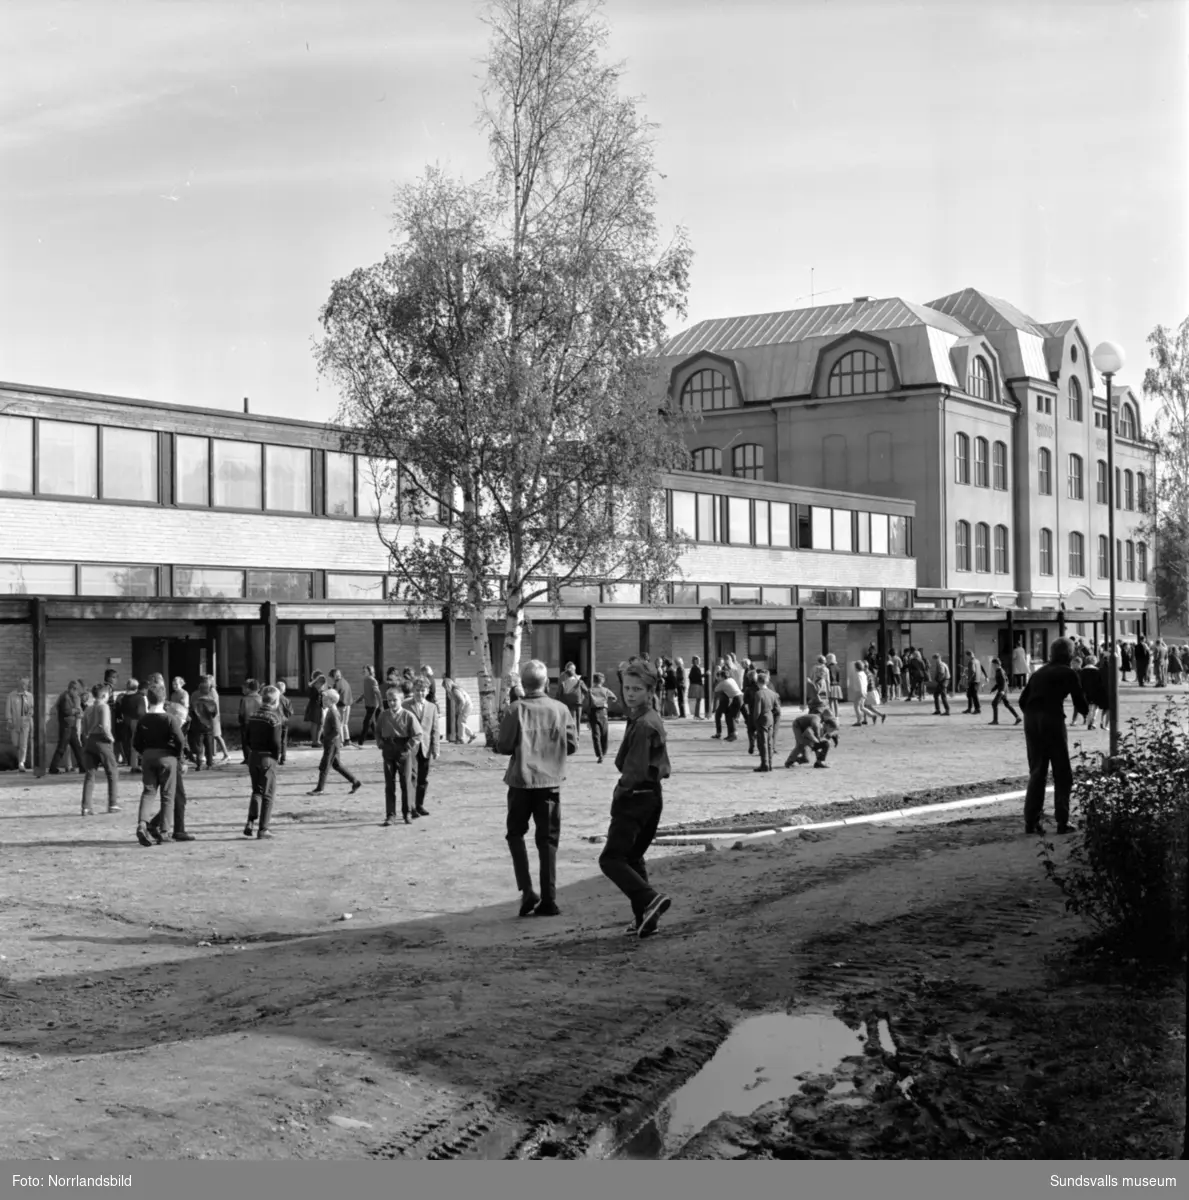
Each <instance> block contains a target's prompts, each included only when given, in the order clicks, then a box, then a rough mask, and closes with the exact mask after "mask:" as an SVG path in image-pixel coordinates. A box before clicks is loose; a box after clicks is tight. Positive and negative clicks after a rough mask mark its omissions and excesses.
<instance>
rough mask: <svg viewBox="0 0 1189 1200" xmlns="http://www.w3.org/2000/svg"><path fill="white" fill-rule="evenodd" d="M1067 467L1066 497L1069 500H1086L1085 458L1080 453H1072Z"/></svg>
mask: <svg viewBox="0 0 1189 1200" xmlns="http://www.w3.org/2000/svg"><path fill="white" fill-rule="evenodd" d="M1065 469H1066V480H1065V483H1066V488H1065V490H1066V492H1067V497H1066V498H1067V499H1069V500H1084V499H1085V496H1086V487H1085V460H1084V459H1083V458H1082V456H1081V455H1080V454H1070V455H1069V456H1068V459H1067V462H1066V467H1065Z"/></svg>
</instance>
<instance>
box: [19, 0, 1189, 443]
mask: <svg viewBox="0 0 1189 1200" xmlns="http://www.w3.org/2000/svg"><path fill="white" fill-rule="evenodd" d="M480 11H481V8H480V5H479V4H478V3H474V2H472V0H435V2H434V3H432V4H425V3H423V2H421V0H349V2H340V3H335V2H333V0H300V2H295V0H252V2H251V3H242V2H240V0H235V2H227V0H124V2H118V0H87V2H86V3H82V2H81V0H5V3H4V4H3V5H2V6H0V31H2V32H3V34H4V35H5V36H4V39H3V40H4V43H5V44H6V45H8V46H9V47H10V53H9V55H8V56H7V59H6V62H5V69H4V72H3V73H2V75H0V180H3V186H2V187H0V380H4V381H6V382H16V383H24V384H33V385H38V386H46V387H57V388H65V389H73V390H78V391H85V392H97V393H106V394H112V395H121V396H132V397H139V398H144V399H151V400H158V401H163V402H166V403H175V404H191V405H200V406H204V407H213V408H222V407H225V408H229V409H236V410H239V409H241V408H242V402H243V397H245V396H247V397H250V399H251V405H252V411H254V412H262V413H270V414H274V415H280V416H290V417H300V418H304V419H308V420H328V419H331V418H332V417H333V415H334V412H335V409H336V407H337V403H338V398H337V396H336V394H335V392H334V389H333V387H332V385H331V384H330V383H329V381H327V380H320V379H319V377H318V374H317V371H316V369H315V365H314V356H313V349H312V347H313V341H314V338H315V337H316V336H317V333H318V320H317V318H318V311H319V308H320V307H321V305H322V304H323V302H324V301H325V299H326V297H327V295H328V294H329V290H330V285H331V283H332V282H333V280H335V279H337V278H339V277H341V276H343V275H346V274H348V273H349V272H350V271H352V270H353V269H355V268H356V267H360V266H367V265H370V264H371V263H373V262H376V261H378V260H379V259H381V258H382V257H383V255H384V253H385V250H386V249H387V247H388V245H389V244H390V241H391V232H392V223H393V222H392V211H393V195H394V193H395V190H396V188H397V187H398V186H399V185H400V184H403V183H407V182H411V181H412V180H414V179H415V178H416V177H417V176H419V175H420V174H421V172H422V171H423V170H424V168H425V167H426V166H427V165H430V164H438V165H441V166H443V167H445V168H447V169H448V170H450V171H453V172H455V173H457V174H461V175H464V176H466V177H469V178H471V179H476V178H478V177H479V176H481V175H482V174H483V173H484V172H485V171H486V170H487V166H488V161H487V157H486V145H485V142H484V140H483V137H482V135H481V134H480V132H479V131H478V129H477V127H476V121H475V116H476V105H477V102H478V93H479V87H480V83H481V79H482V71H483V69H482V62H481V60H482V57H483V54H484V50H485V46H486V37H487V35H486V30H485V28H484V26H483V25H482V24H481V22H480V20H479V15H480ZM604 11H605V15H606V18H607V20H608V22H609V24H610V27H611V39H610V47H609V52H610V55H611V56H612V57H613V58H615V59H622V60H624V61H625V74H624V80H623V87H624V90H625V92H627V93H628V94H631V95H635V96H640V97H641V98H642V101H641V104H642V109H643V111H644V113H645V114H646V115H647V116H648V117H649V118H650V119H651V120H653V121H655V122H657V123H658V125H659V129H658V131H657V144H656V160H657V167H658V169H659V170H660V171H661V172H662V173H663V175H664V178H663V179H662V180H661V181H660V183H659V185H658V190H657V196H658V218H659V221H660V224H661V227H662V229H671V228H673V227H674V226H676V225H683V226H685V227H686V228H687V229H688V231H689V234H690V237H691V240H692V244H693V247H694V251H695V261H694V267H693V273H692V279H691V286H690V292H689V301H688V312H687V316H686V318H685V319H684V320H680V321H675V322H674V324H673V331H674V332H675V331H676V330H677V329H680V328H684V327H687V326H688V325H690V324H693V323H694V322H695V321H698V320H703V319H706V318H710V317H720V316H731V315H742V314H747V313H763V312H770V311H777V310H781V309H788V308H797V307H805V306H808V305H809V304H810V302H811V287H812V289H813V301H814V302H815V303H819V304H829V303H839V302H845V301H849V300H850V299H851V298H852V297H854V296H859V295H871V296H877V297H885V296H902V297H904V298H905V299H908V300H914V301H918V302H922V303H924V302H927V301H929V300H931V299H934V298H936V297H939V296H943V295H945V294H947V293H949V292H953V291H956V290H959V289H961V288H963V287H976V288H979V289H981V290H983V291H985V292H988V293H989V294H991V295H993V296H998V297H1001V298H1003V299H1006V300H1009V301H1010V302H1011V303H1013V304H1015V305H1016V306H1017V307H1019V308H1021V309H1022V310H1023V311H1024V312H1026V313H1028V314H1030V315H1031V316H1033V317H1034V318H1035V319H1037V320H1039V321H1042V322H1048V321H1057V320H1063V319H1067V318H1075V317H1076V318H1077V319H1079V320H1080V321H1081V323H1082V327H1083V330H1084V331H1085V333H1086V336H1087V338H1088V339H1089V341H1090V344H1091V346H1094V345H1096V344H1097V343H1098V342H1099V341H1102V340H1104V339H1108V338H1109V339H1110V340H1112V341H1116V342H1118V343H1120V344H1121V345H1122V346H1123V347H1124V349H1125V351H1126V353H1127V365H1126V367H1125V368H1124V371H1123V372H1122V374H1121V375H1120V376H1119V378H1118V382H1120V383H1129V384H1131V385H1132V386H1133V387H1135V388H1136V390H1137V391H1138V389H1139V386H1140V384H1141V382H1142V377H1143V368H1144V366H1146V365H1147V362H1148V351H1147V346H1146V344H1145V343H1146V338H1147V335H1148V333H1149V332H1150V331H1151V330H1152V328H1153V327H1154V326H1155V325H1157V324H1164V325H1170V326H1175V325H1177V324H1179V323H1180V322H1181V321H1182V320H1183V319H1184V318H1185V317H1186V316H1189V72H1187V69H1186V63H1187V53H1189V33H1187V31H1189V6H1187V5H1186V3H1184V2H1182V0H1152V2H1150V3H1138V4H1137V3H1129V2H1127V0H1058V2H1049V3H1045V2H1044V0H1026V2H1025V0H937V2H935V3H912V2H910V0H878V2H871V3H864V2H862V0H772V2H770V3H756V2H753V0H716V2H706V3H701V4H699V3H696V2H695V0H636V2H635V3H629V2H628V0H609V2H608V3H607V4H606V7H605V10H604ZM16 47H20V51H19V53H13V50H14V48H16Z"/></svg>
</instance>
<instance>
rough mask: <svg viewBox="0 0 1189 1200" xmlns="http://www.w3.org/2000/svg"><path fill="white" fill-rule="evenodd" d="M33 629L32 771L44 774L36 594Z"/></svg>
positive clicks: (42, 621)
mask: <svg viewBox="0 0 1189 1200" xmlns="http://www.w3.org/2000/svg"><path fill="white" fill-rule="evenodd" d="M29 608H30V614H29V615H30V617H31V620H32V631H33V773H34V774H35V775H44V774H45V772H46V768H47V767H48V766H49V763H48V762H47V761H46V744H45V717H46V713H47V712H48V711H49V710H48V707H47V705H46V678H45V636H46V618H45V600H44V599H43V598H42V597H41V596H38V597H37V598H36V599H34V600H31V601H30V602H29Z"/></svg>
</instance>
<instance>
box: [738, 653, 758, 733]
mask: <svg viewBox="0 0 1189 1200" xmlns="http://www.w3.org/2000/svg"><path fill="white" fill-rule="evenodd" d="M743 667H744V670H743V684H742V689H743V724H744V726H745V728H746V729H747V753H748V754H754V753H755V752H756V728H755V723H754V722H753V721H752V719H751V706H752V700H753V698H754V697H755V694H756V691H757V690H758V689H759V686H760V685H759V674H758V672H757V671H756V669H755V667H753V666H752V665H751V663H750V661H748V660H747V659H744V661H743Z"/></svg>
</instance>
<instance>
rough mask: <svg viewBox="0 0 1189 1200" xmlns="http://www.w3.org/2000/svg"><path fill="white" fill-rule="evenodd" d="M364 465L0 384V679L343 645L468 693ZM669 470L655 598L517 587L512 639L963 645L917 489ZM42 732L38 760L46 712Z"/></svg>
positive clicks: (301, 425) (453, 639)
mask: <svg viewBox="0 0 1189 1200" xmlns="http://www.w3.org/2000/svg"><path fill="white" fill-rule="evenodd" d="M370 479H371V464H369V463H368V462H367V461H366V460H364V459H362V458H360V457H358V456H355V455H352V454H347V453H344V452H343V450H342V439H341V431H339V430H336V429H334V428H331V427H329V426H326V425H319V424H313V423H309V422H303V421H295V420H286V419H282V418H276V417H265V416H259V415H253V414H251V413H247V412H245V413H236V412H229V411H226V410H216V409H204V408H191V407H182V406H171V405H163V404H157V403H153V402H150V401H144V400H130V399H125V398H120V397H113V396H99V395H90V394H85V393H78V392H67V391H61V390H56V389H48V388H36V387H26V386H21V385H14V384H0V676H2V679H0V692H7V690H8V689H10V688H11V687H12V686H13V685H14V682H15V680H16V679H17V678H19V677H20V676H23V675H28V676H30V677H31V678H32V679H33V680H34V681H35V686H34V692H35V697H36V699H37V703H38V707H39V709H40V711H42V712H44V713H46V714H47V717H48V714H49V712H50V709H51V706H52V701H53V698H54V697H55V696H56V695H57V693H58V692H59V691H60V690H61V689H62V688H64V687H65V686H66V683H67V682H68V680H70V679H72V678H82V679H84V680H86V681H87V682H93V681H96V680H99V679H101V678H102V676H103V673H104V671H105V670H106V669H108V668H109V667H114V668H115V669H116V670H117V672H118V673H119V674H120V676H121V678H126V677H128V676H136V677H138V678H141V679H143V678H144V677H145V676H146V675H147V674H148V673H150V672H153V671H161V672H162V673H163V674H164V675H166V676H167V677H170V676H174V675H180V676H182V677H183V678H185V679H186V680H187V682H189V683H191V684H192V683H193V682H194V681H195V679H196V678H197V676H198V675H199V674H206V673H211V674H214V675H215V677H216V680H217V683H218V686H219V688H220V689H221V690H224V689H227V690H231V691H232V692H235V691H237V690H238V689H239V687H240V685H241V684H242V683H243V681H244V680H245V679H246V678H248V677H249V676H254V677H256V678H258V679H262V680H274V679H284V680H285V681H286V683H287V684H288V686H289V687H290V688H292V689H299V688H302V687H304V686H305V685H306V683H307V682H308V680H309V677H310V675H311V673H312V672H313V671H314V670H316V669H321V670H323V671H325V670H328V669H329V668H330V667H332V666H336V665H337V666H339V667H341V668H342V669H343V670H344V672H345V673H346V675H347V677H348V679H350V681H351V682H352V684H353V686H354V688H355V691H356V693H357V694H358V692H359V690H360V686H361V682H362V668H363V666H364V665H365V664H370V665H373V666H375V667H377V668H380V669H383V668H387V667H388V666H393V665H395V666H398V667H399V666H405V665H409V666H412V665H419V664H422V663H425V664H428V665H430V666H431V667H432V668H433V669H434V670H435V671H436V672H437V673H438V674H439V675H441V674H443V673H449V674H453V675H457V677H458V678H459V679H460V680H461V681H462V682H463V684H464V686H466V687H467V688H468V689H469V690H470V691H471V692H472V695H475V694H476V688H477V682H476V678H475V677H476V668H477V662H476V658H475V656H474V654H473V651H472V648H471V647H472V641H471V636H470V629H469V626H468V625H466V624H465V623H462V622H456V621H453V620H448V619H446V617H445V614H443V616H442V617H441V618H440V619H422V620H419V621H417V620H412V619H410V614H409V613H408V612H407V610H406V609H405V608H404V607H402V606H401V605H399V604H398V603H396V602H394V600H393V599H392V598H391V596H392V591H393V588H392V580H391V578H390V577H389V575H388V569H389V562H388V558H387V552H386V550H385V548H384V546H383V544H382V543H381V541H380V539H379V537H378V536H377V529H376V525H375V510H376V505H377V499H376V493H375V488H374V487H373V486H371V485H370V482H369V481H370ZM665 483H666V488H667V493H668V505H669V511H670V515H671V520H672V521H673V523H674V525H675V526H676V527H677V528H679V529H682V530H685V531H688V533H689V534H690V535H691V536H692V537H694V538H695V539H696V545H694V546H693V547H692V548H691V549H690V550H689V552H688V553H687V554H685V556H684V557H683V560H682V563H681V569H682V570H681V576H680V577H679V578H677V579H674V580H673V582H672V583H671V584H670V586H669V587H668V588H667V589H664V590H663V591H662V593H661V594H659V595H653V596H649V597H648V598H647V603H645V597H643V596H642V595H641V589H640V585H639V584H631V583H617V584H614V585H610V584H603V585H598V586H592V587H566V586H562V587H556V586H555V587H554V589H553V593H554V594H553V603H549V602H546V603H542V604H538V605H536V606H534V607H533V608H532V610H531V614H532V620H531V630H530V632H529V634H528V636H527V637H526V641H525V653H526V657H527V655H528V654H529V653H531V654H532V655H533V656H535V657H540V658H542V659H544V660H545V661H546V662H547V663H548V664H549V665H550V667H551V668H552V669H553V670H554V671H556V670H557V669H558V668H559V667H560V666H561V664H562V663H564V662H566V661H568V660H573V661H574V662H575V663H576V664H578V666H579V668H580V670H581V671H582V672H583V673H584V674H589V673H590V672H591V671H593V670H596V669H602V670H604V671H607V672H613V671H614V668H615V665H616V664H617V663H618V662H620V661H621V660H622V659H624V658H626V657H627V656H628V655H629V654H632V653H636V652H639V651H646V652H648V653H651V654H654V655H655V654H672V655H678V656H681V657H684V658H685V659H686V661H687V663H688V661H689V659H690V658H691V657H692V656H693V655H694V654H699V655H708V656H715V655H719V654H723V653H726V652H727V651H730V650H733V651H735V652H737V653H739V654H740V655H747V656H749V657H751V658H753V659H756V660H758V661H762V662H766V663H767V664H768V665H769V666H770V667H771V668H772V669H773V670H774V672H775V673H776V676H777V679H778V681H779V683H780V686H781V687H782V688H783V689H784V691H785V692H786V694H792V695H799V693H800V688H801V684H802V678H803V670H802V667H803V664H804V661H805V658H806V656H807V655H808V656H812V655H816V654H817V653H818V652H819V651H820V650H822V649H824V648H829V649H832V650H834V651H836V652H837V653H838V654H839V657H840V658H841V657H843V656H844V655H845V656H849V657H854V656H855V655H856V654H858V653H860V652H861V651H862V650H863V649H864V648H865V647H866V646H867V644H869V642H870V641H873V640H876V639H877V638H879V637H880V636H889V635H887V629H888V623H889V621H893V622H895V629H896V640H897V641H899V640H900V639H901V638H902V637H904V636H905V631H907V630H910V629H912V628H913V626H912V625H911V622H913V621H914V620H915V621H918V622H919V625H918V626H917V627H916V629H915V632H914V634H913V637H915V639H916V640H917V641H918V642H920V643H921V644H927V645H930V646H933V647H934V648H936V649H938V650H940V651H941V652H943V653H947V654H949V653H952V652H953V644H954V621H953V613H952V612H951V613H950V614H949V616H948V617H947V616H946V615H945V614H942V613H938V612H929V611H928V610H924V611H920V612H917V611H914V607H913V606H914V601H915V592H916V587H917V567H916V561H915V559H914V557H913V553H914V544H915V536H916V535H915V511H916V509H915V505H914V503H913V501H912V500H910V499H901V498H897V497H894V496H887V495H885V496H873V495H862V494H859V493H857V492H853V491H849V492H848V491H839V490H826V489H823V488H822V487H820V486H813V485H809V486H801V485H791V484H789V483H782V482H779V481H770V480H764V479H762V478H759V477H756V478H730V477H718V476H711V475H706V474H696V473H690V472H678V473H675V474H673V475H671V476H669V477H667V479H666V480H665ZM805 529H809V530H811V531H813V535H814V538H815V539H816V540H815V541H810V540H807V538H806V536H804V534H803V533H802V531H803V530H805ZM823 530H829V531H830V534H831V538H832V539H833V540H831V541H830V542H829V544H826V542H825V541H824V540H823V539H824V537H825V535H824V533H823V532H822V531H823ZM386 532H387V533H388V534H389V536H397V537H406V536H411V530H408V529H404V530H401V531H399V532H398V531H397V530H393V529H389V530H387V531H386ZM881 629H882V630H884V634H883V635H881V633H880V630H881ZM500 632H501V629H500V627H498V626H493V628H492V634H493V637H494V638H495V639H496V641H497V643H498V641H499V634H500ZM496 661H497V662H498V659H497V660H496ZM298 707H299V709H300V705H299V706H298ZM356 719H357V720H358V717H357V718H356ZM39 733H40V736H41V740H42V761H43V762H44V756H43V755H44V742H45V738H46V736H52V733H53V730H52V725H51V724H48V723H45V722H43V723H42V724H41V725H40V726H39Z"/></svg>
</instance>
